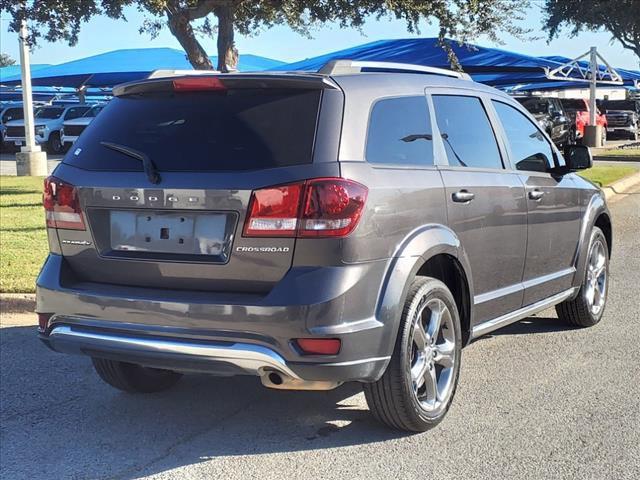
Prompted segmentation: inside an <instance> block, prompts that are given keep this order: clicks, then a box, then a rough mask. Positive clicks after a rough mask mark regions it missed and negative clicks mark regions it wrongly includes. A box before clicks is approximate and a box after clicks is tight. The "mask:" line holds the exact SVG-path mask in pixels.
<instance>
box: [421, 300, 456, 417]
mask: <svg viewBox="0 0 640 480" xmlns="http://www.w3.org/2000/svg"><path fill="white" fill-rule="evenodd" d="M455 352H456V336H455V330H454V326H453V318H452V316H451V312H450V311H449V308H448V307H447V305H446V304H445V303H444V302H443V301H442V300H440V299H438V298H433V299H430V300H429V301H427V302H425V303H424V305H422V306H421V307H420V308H418V313H417V315H416V318H415V320H414V328H413V337H412V352H411V382H412V387H413V392H414V395H415V396H416V398H417V400H418V403H419V404H420V406H421V407H422V408H423V409H424V410H425V411H427V412H429V413H433V414H437V413H438V412H440V411H441V410H442V409H443V408H445V407H446V405H447V403H448V401H449V397H450V396H451V393H452V391H453V386H454V383H455V382H454V380H455V379H454V372H455V370H454V366H455V361H456V354H455Z"/></svg>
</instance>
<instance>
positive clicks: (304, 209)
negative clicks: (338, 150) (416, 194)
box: [243, 178, 368, 237]
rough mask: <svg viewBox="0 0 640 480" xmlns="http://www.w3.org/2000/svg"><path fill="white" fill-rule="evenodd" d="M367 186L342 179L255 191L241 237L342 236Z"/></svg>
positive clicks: (353, 223) (357, 216)
mask: <svg viewBox="0 0 640 480" xmlns="http://www.w3.org/2000/svg"><path fill="white" fill-rule="evenodd" d="M367 192H368V190H367V187H365V186H364V185H361V184H359V183H357V182H354V181H353V180H346V179H344V178H315V179H312V180H307V181H305V182H299V183H292V184H289V185H282V186H278V187H269V188H263V189H260V190H255V191H254V192H253V194H252V195H251V201H250V202H249V214H248V215H247V220H246V222H245V227H244V232H243V234H244V236H245V237H295V236H298V237H344V236H346V235H348V234H349V233H351V232H352V231H353V230H354V229H355V228H356V226H357V225H358V222H359V220H360V216H361V215H362V210H363V208H364V203H365V200H366V198H367Z"/></svg>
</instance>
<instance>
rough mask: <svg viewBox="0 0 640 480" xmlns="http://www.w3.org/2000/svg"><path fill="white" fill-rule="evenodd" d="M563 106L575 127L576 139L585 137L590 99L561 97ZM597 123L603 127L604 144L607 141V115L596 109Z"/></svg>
mask: <svg viewBox="0 0 640 480" xmlns="http://www.w3.org/2000/svg"><path fill="white" fill-rule="evenodd" d="M560 101H561V102H562V106H563V108H564V110H565V112H566V113H567V115H568V116H569V118H571V120H572V123H573V125H574V128H575V137H574V138H575V139H576V140H577V141H578V142H579V141H580V140H581V139H582V138H583V137H584V127H585V125H589V101H588V100H585V99H584V98H561V99H560ZM596 125H600V126H601V127H602V145H604V144H605V142H606V141H607V117H606V116H604V115H603V114H602V113H601V112H600V110H597V109H596Z"/></svg>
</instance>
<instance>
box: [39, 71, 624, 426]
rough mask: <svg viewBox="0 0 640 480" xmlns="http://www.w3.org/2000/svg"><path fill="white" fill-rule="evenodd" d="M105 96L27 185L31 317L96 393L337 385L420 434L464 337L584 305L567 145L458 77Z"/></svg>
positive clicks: (576, 166)
mask: <svg viewBox="0 0 640 480" xmlns="http://www.w3.org/2000/svg"><path fill="white" fill-rule="evenodd" d="M366 69H373V70H374V71H375V70H377V73H374V72H367V71H363V70H366ZM408 71H409V72H415V73H408ZM114 95H115V97H114V99H113V100H112V101H111V102H110V103H109V104H108V105H107V106H106V107H105V109H104V110H103V111H102V112H101V114H100V115H99V116H98V117H96V118H95V120H94V121H93V122H92V123H91V124H90V125H89V126H88V127H87V129H86V130H85V131H84V133H83V134H82V135H81V136H80V138H79V139H78V140H77V142H76V144H75V147H76V148H74V149H72V150H70V151H69V153H68V154H67V155H66V156H65V157H64V159H63V161H62V163H61V164H60V165H59V166H58V167H57V168H56V169H55V171H54V173H53V176H51V177H49V178H48V179H47V180H46V181H45V186H44V206H45V210H46V218H47V226H48V228H47V231H48V235H49V245H50V250H51V251H50V254H49V256H48V258H47V260H46V262H45V264H44V266H43V268H42V271H41V273H40V276H39V277H38V280H37V295H36V298H37V308H36V311H37V313H38V318H39V332H40V333H39V335H40V338H41V339H42V340H43V341H44V342H45V343H46V344H47V345H48V346H49V347H51V348H52V349H53V350H55V351H58V352H66V353H76V354H84V355H88V356H90V357H92V360H93V365H94V367H95V370H96V371H97V373H98V375H99V376H100V377H101V378H102V379H103V380H104V381H105V382H107V383H108V384H110V385H112V386H114V387H116V388H118V389H121V390H124V391H127V392H156V391H160V390H164V389H167V388H169V387H171V386H172V385H174V384H175V383H176V382H177V381H178V380H179V379H180V377H181V375H182V374H183V373H185V372H186V373H189V372H206V373H210V374H214V375H236V374H244V375H256V376H259V377H260V380H261V381H262V383H263V384H264V385H265V386H267V387H270V388H277V389H294V390H326V389H332V388H334V387H337V386H338V385H340V384H341V383H343V382H352V381H356V382H362V384H363V388H364V391H365V395H366V399H367V402H368V404H369V407H370V409H371V411H372V413H373V415H374V416H375V417H376V418H377V419H379V420H380V421H381V422H383V423H385V424H387V425H389V426H390V427H393V428H397V429H401V430H408V431H423V430H426V429H428V428H430V427H433V426H434V425H436V424H437V423H438V422H439V421H441V420H442V418H443V417H444V416H445V414H446V412H447V410H448V409H449V406H450V405H451V402H452V399H453V397H454V393H455V390H456V385H457V384H458V377H459V370H460V362H461V360H462V357H461V349H462V347H463V346H464V345H466V344H467V343H468V342H469V341H471V340H472V339H474V338H477V337H479V336H481V335H484V334H486V333H489V332H491V331H493V330H495V329H498V328H500V327H503V326H505V325H507V324H510V323H512V322H515V321H517V320H519V319H522V318H526V317H528V316H530V315H533V314H534V313H536V312H539V311H542V310H544V309H547V308H549V307H553V306H556V310H557V312H558V316H559V320H558V321H565V322H568V323H570V324H572V325H577V326H582V327H587V326H591V325H594V324H596V323H598V322H599V321H600V320H601V318H602V315H603V311H604V308H605V304H606V298H607V292H608V279H609V276H608V262H609V255H610V251H611V235H612V229H611V220H610V214H609V212H608V209H607V205H606V201H605V197H604V195H603V193H602V191H601V190H600V189H599V188H597V187H596V186H594V185H593V184H592V183H590V182H588V181H587V180H584V179H582V178H581V177H579V176H577V175H575V174H574V173H573V172H574V171H576V170H581V169H584V168H589V167H590V166H591V156H590V153H589V150H588V148H587V147H584V146H580V145H573V146H567V147H566V149H565V154H564V155H563V154H562V153H560V151H559V150H558V149H557V148H556V147H555V146H554V145H553V143H552V142H551V140H550V139H549V137H548V135H547V134H546V133H545V132H544V130H543V129H542V128H541V127H540V126H539V125H538V123H537V122H536V120H535V119H534V118H533V117H532V116H531V115H530V114H529V113H528V112H527V111H526V110H525V109H524V108H523V107H522V106H521V105H520V104H519V103H518V102H516V101H515V100H514V99H512V98H510V97H509V96H507V95H506V94H504V93H502V92H500V91H498V90H495V89H493V88H490V87H487V86H485V85H481V84H477V83H474V82H472V81H470V80H468V77H467V76H466V75H464V74H459V73H456V72H450V71H447V70H440V69H433V68H426V67H416V66H412V65H399V66H398V65H396V64H385V63H375V62H365V63H364V64H361V63H358V62H350V61H337V62H330V63H329V64H328V65H326V66H325V67H323V68H322V70H320V72H319V73H316V74H310V73H304V72H300V73H278V74H277V75H274V74H269V73H251V74H235V73H234V74H225V75H215V74H204V75H197V76H196V75H193V76H173V77H166V78H153V79H148V80H143V81H138V82H134V83H129V84H125V85H121V86H119V87H117V88H115V89H114ZM469 125H473V128H471V129H470V128H469Z"/></svg>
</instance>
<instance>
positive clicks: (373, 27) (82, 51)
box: [0, 6, 639, 69]
mask: <svg viewBox="0 0 640 480" xmlns="http://www.w3.org/2000/svg"><path fill="white" fill-rule="evenodd" d="M5 15H6V14H5ZM126 16H127V19H128V22H124V21H115V20H111V19H109V18H106V17H99V18H94V19H93V20H91V21H90V22H89V23H87V24H85V25H84V26H83V28H82V32H81V34H80V39H79V42H78V44H77V45H76V46H75V47H69V46H68V45H66V44H65V43H62V42H59V43H44V42H43V43H42V44H41V45H40V46H39V47H38V48H37V49H36V50H35V51H34V52H33V54H32V58H31V61H32V63H54V64H55V63H62V62H66V61H69V60H75V59H77V58H82V57H85V56H89V55H95V54H98V53H102V52H106V51H110V50H116V49H120V48H143V47H173V48H178V49H179V48H180V45H179V44H178V42H177V41H176V40H175V39H174V38H173V36H172V35H171V34H170V33H169V32H168V31H167V30H164V31H163V32H162V33H161V35H160V36H159V37H158V38H156V39H155V40H151V38H150V37H149V36H148V35H147V34H139V33H138V27H139V26H140V25H141V23H142V21H143V20H144V14H142V13H140V12H138V11H137V10H136V9H134V8H129V9H128V10H127V11H126ZM541 18H542V15H541V12H540V10H539V9H538V7H536V6H534V7H532V9H531V11H530V12H529V14H528V15H527V20H526V22H525V23H523V26H525V27H527V28H530V29H531V30H532V31H533V32H532V33H531V35H532V36H537V37H541V38H540V39H538V40H529V41H522V40H519V39H516V38H513V37H511V36H509V35H507V34H502V35H501V39H502V40H503V42H504V45H496V44H493V43H491V42H489V41H488V40H487V39H484V38H481V39H479V40H478V41H476V43H478V44H480V45H482V46H488V47H499V48H504V49H507V50H513V51H517V52H520V53H525V54H528V55H536V56H539V55H563V56H567V57H575V56H577V55H580V54H582V53H584V52H586V51H587V50H588V49H589V47H590V46H592V45H595V46H597V47H598V51H599V52H600V53H601V54H603V55H604V57H605V58H606V59H607V60H608V61H609V62H610V63H611V64H612V65H614V66H616V67H621V68H631V69H638V68H639V66H638V64H639V60H638V58H637V57H636V56H635V55H633V53H632V52H631V51H629V50H625V49H623V48H622V46H621V45H620V44H619V43H617V42H613V43H612V42H611V36H610V35H609V34H607V33H606V32H605V33H581V34H580V35H579V36H578V37H576V38H559V39H556V40H554V41H553V42H551V43H550V44H547V42H546V41H545V39H544V38H545V36H544V33H542V32H541V31H540V25H541ZM7 24H8V20H7V19H6V18H3V19H0V27H1V32H0V48H1V50H2V52H5V53H8V54H10V55H11V56H12V57H14V58H16V59H17V58H18V45H17V37H16V35H15V34H13V33H8V32H7ZM363 33H364V35H363V34H362V33H360V32H358V31H355V30H350V29H340V28H338V27H337V26H335V25H330V24H329V25H325V26H323V27H322V28H318V29H317V30H315V31H314V32H313V38H312V39H307V38H304V37H302V36H300V35H298V34H296V33H294V32H292V31H291V30H290V29H289V28H287V27H276V28H273V29H270V30H266V31H263V32H261V33H260V34H259V35H257V36H254V37H241V36H238V35H236V43H237V45H238V48H239V50H240V54H241V55H242V53H243V52H244V53H252V54H255V55H262V56H265V57H271V58H275V59H278V60H284V61H296V60H301V59H304V58H308V57H313V56H316V55H320V54H323V53H327V52H331V51H334V50H339V49H343V48H348V47H351V46H354V45H358V44H361V43H366V42H369V41H373V40H380V39H390V38H408V37H412V36H416V35H411V34H409V33H408V32H407V30H406V26H405V24H404V22H401V21H397V20H388V19H381V20H379V21H376V20H375V19H371V20H370V21H369V22H368V23H367V24H366V26H365V27H364V29H363ZM436 33H437V32H436V29H435V28H434V27H429V26H424V27H423V28H422V31H421V36H425V37H427V36H435V35H436ZM201 42H202V44H203V45H204V47H205V48H206V49H207V51H208V52H209V53H210V54H211V55H215V41H214V40H213V39H212V38H203V39H201Z"/></svg>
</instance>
